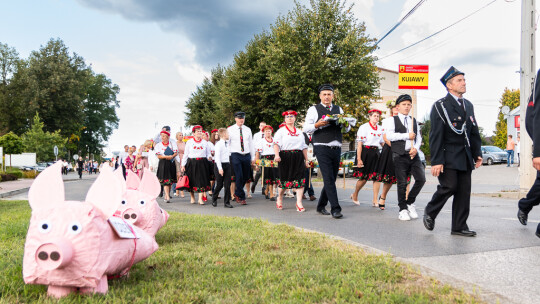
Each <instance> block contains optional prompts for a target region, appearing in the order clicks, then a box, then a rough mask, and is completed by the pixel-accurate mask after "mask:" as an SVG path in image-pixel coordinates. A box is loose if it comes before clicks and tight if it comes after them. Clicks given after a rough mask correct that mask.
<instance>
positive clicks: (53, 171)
mask: <svg viewBox="0 0 540 304" xmlns="http://www.w3.org/2000/svg"><path fill="white" fill-rule="evenodd" d="M61 166H62V164H61V163H60V162H58V163H56V164H54V165H52V166H51V167H49V168H47V169H46V170H44V171H43V172H42V173H41V174H40V175H39V176H38V177H37V178H36V180H35V181H34V183H33V184H32V186H31V187H30V190H29V192H28V200H29V203H30V207H31V208H32V217H31V219H30V226H29V228H28V233H27V236H26V243H25V247H24V258H23V278H24V282H25V283H27V284H41V285H48V290H47V293H48V294H49V295H51V296H54V297H57V298H59V297H63V296H66V295H68V294H69V293H71V292H81V293H94V292H98V293H106V292H107V290H108V283H107V276H109V275H118V274H125V273H126V272H127V271H128V270H129V269H130V268H131V266H132V265H133V264H134V263H137V262H139V261H142V260H144V259H146V258H147V257H149V256H150V255H151V254H152V253H154V252H155V251H156V250H157V249H158V245H157V243H156V242H155V240H154V238H153V237H152V236H150V235H149V234H148V233H146V232H144V231H143V230H142V229H139V228H138V227H133V226H130V225H126V224H125V222H122V221H121V220H120V222H121V224H124V225H125V227H124V228H125V229H124V230H125V231H124V232H125V233H127V235H128V237H130V236H133V234H135V235H136V237H137V238H125V237H126V236H125V235H124V236H123V237H124V238H122V237H120V236H119V235H120V234H119V233H117V232H116V231H118V230H119V228H118V227H116V228H115V229H113V225H111V224H110V223H109V221H108V219H109V218H111V217H112V216H113V214H114V213H115V211H116V210H117V209H118V205H119V204H120V201H121V198H122V186H121V183H120V182H119V181H118V179H117V178H116V177H115V176H114V174H113V172H112V171H110V170H107V169H105V170H103V171H102V172H101V173H100V175H99V177H98V178H97V179H96V181H95V182H94V184H93V185H92V187H91V188H90V190H89V191H88V194H87V196H86V201H85V202H78V201H65V198H64V183H63V180H62V176H61V174H60V169H61Z"/></svg>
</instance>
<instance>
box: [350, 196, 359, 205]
mask: <svg viewBox="0 0 540 304" xmlns="http://www.w3.org/2000/svg"><path fill="white" fill-rule="evenodd" d="M352 196H353V195H352V194H351V200H352V202H353V203H354V204H355V205H358V206H360V202H359V201H355V200H354V199H353V197H352Z"/></svg>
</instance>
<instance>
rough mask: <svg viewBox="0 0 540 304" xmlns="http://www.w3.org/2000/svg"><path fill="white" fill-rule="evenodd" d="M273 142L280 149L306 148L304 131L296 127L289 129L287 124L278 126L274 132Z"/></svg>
mask: <svg viewBox="0 0 540 304" xmlns="http://www.w3.org/2000/svg"><path fill="white" fill-rule="evenodd" d="M274 144H276V145H277V146H278V147H279V149H280V150H282V151H286V150H304V149H307V145H306V141H305V140H304V133H302V131H300V130H298V129H296V128H293V129H291V130H289V129H288V128H287V126H284V127H282V128H280V129H279V130H277V132H276V134H274Z"/></svg>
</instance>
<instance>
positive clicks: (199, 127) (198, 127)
mask: <svg viewBox="0 0 540 304" xmlns="http://www.w3.org/2000/svg"><path fill="white" fill-rule="evenodd" d="M197 129H201V131H202V130H203V129H202V126H199V125H197V126H194V127H193V128H192V129H191V132H193V133H195V130H197Z"/></svg>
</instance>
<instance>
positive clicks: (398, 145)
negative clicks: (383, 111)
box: [390, 115, 418, 155]
mask: <svg viewBox="0 0 540 304" xmlns="http://www.w3.org/2000/svg"><path fill="white" fill-rule="evenodd" d="M394 130H395V132H396V133H408V132H407V128H406V127H405V126H404V125H403V124H402V123H401V120H400V119H399V117H398V116H397V115H396V116H394ZM413 131H414V134H416V136H417V137H418V130H417V127H416V119H414V118H413ZM414 141H415V142H416V138H415V139H414ZM390 147H391V148H392V152H394V153H397V154H399V155H404V154H408V152H407V151H405V141H404V140H396V141H393V142H392V145H391V146H390Z"/></svg>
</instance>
